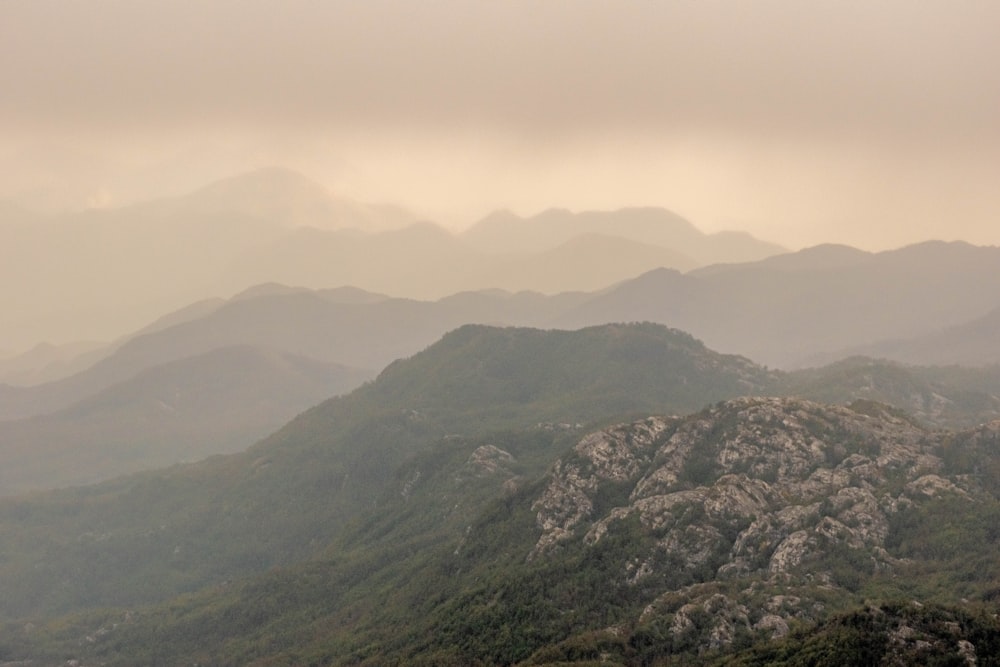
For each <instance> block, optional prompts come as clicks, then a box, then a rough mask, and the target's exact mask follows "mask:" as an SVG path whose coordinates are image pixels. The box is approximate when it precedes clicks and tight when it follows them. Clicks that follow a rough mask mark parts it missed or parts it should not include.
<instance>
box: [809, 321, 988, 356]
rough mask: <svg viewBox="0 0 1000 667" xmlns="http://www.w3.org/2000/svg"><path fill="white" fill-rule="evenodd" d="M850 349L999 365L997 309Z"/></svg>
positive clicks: (865, 352)
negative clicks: (927, 330) (931, 329)
mask: <svg viewBox="0 0 1000 667" xmlns="http://www.w3.org/2000/svg"><path fill="white" fill-rule="evenodd" d="M852 351H853V352H857V353H859V354H865V355H868V356H877V357H882V358H885V359H894V360H896V361H902V362H905V363H911V364H937V365H950V364H959V365H965V366H978V365H981V364H1000V308H994V309H993V310H991V311H990V312H988V313H986V314H985V315H983V316H982V317H978V318H976V319H974V320H972V321H970V322H966V323H965V324H960V325H956V326H950V327H946V328H944V329H941V330H939V331H934V332H932V333H927V334H924V335H922V336H917V337H913V338H899V339H895V340H887V341H881V342H878V343H874V344H871V345H864V346H860V347H857V348H853V349H852ZM824 356H830V355H824Z"/></svg>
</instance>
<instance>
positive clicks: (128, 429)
mask: <svg viewBox="0 0 1000 667" xmlns="http://www.w3.org/2000/svg"><path fill="white" fill-rule="evenodd" d="M372 375H373V374H372V373H369V372H364V371H358V370H354V369H349V368H346V367H344V366H340V365H336V364H329V363H324V362H318V361H315V360H312V359H307V358H305V357H299V356H294V355H289V354H287V353H281V352H274V351H268V350H264V349H261V348H253V347H249V346H231V347H224V348H219V349H215V350H212V351H210V352H206V353H203V354H200V355H195V356H191V357H187V358H185V359H181V360H178V361H172V362H168V363H165V364H162V365H158V366H153V367H150V368H146V369H144V370H142V371H140V372H139V373H138V374H136V375H135V376H134V377H131V378H129V379H128V380H125V381H122V382H119V383H116V384H113V385H111V386H109V387H107V388H106V389H103V390H101V391H99V392H97V393H95V394H93V395H91V396H89V397H87V398H85V399H82V400H80V401H79V402H76V403H74V404H72V405H70V406H69V407H67V408H64V409H62V410H58V411H56V412H54V413H52V414H47V415H43V416H38V417H34V418H30V419H22V420H17V421H6V422H0V457H2V459H3V466H2V469H0V495H8V494H11V493H18V492H23V491H28V490H33V489H39V488H53V487H59V486H68V485H79V484H89V483H93V482H96V481H100V480H102V479H107V478H109V477H113V476H115V475H120V474H124V473H128V472H135V471H138V470H145V469H148V468H154V467H160V466H166V465H170V464H174V463H179V462H181V461H185V460H198V459H203V458H205V457H206V456H209V455H212V454H220V453H225V452H234V451H239V450H242V449H245V448H246V447H247V446H248V445H250V444H252V443H253V442H254V441H255V440H258V439H259V438H262V437H264V436H265V435H267V434H268V433H270V432H271V431H273V430H274V429H276V428H278V427H279V426H281V425H282V424H284V423H285V422H286V421H288V420H289V419H291V418H292V417H294V416H295V415H296V414H297V413H299V412H301V411H302V410H304V409H305V408H307V407H309V406H311V405H313V404H315V403H317V402H319V401H321V400H324V399H326V398H329V397H330V396H333V395H336V394H339V393H342V392H345V391H347V390H350V389H353V388H354V387H356V386H357V385H359V384H360V383H361V382H363V381H364V380H366V379H369V378H370V377H371V376H372Z"/></svg>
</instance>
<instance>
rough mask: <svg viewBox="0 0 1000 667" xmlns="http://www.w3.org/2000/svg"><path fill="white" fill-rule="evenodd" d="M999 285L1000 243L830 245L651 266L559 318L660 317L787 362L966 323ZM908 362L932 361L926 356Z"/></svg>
mask: <svg viewBox="0 0 1000 667" xmlns="http://www.w3.org/2000/svg"><path fill="white" fill-rule="evenodd" d="M817 256H818V257H817ZM816 259H818V261H816V262H814V261H813V260H816ZM817 265H818V266H819V268H813V267H814V266H817ZM998 293H1000V248H993V247H977V246H972V245H969V244H966V243H943V242H939V241H934V242H927V243H922V244H917V245H913V246H908V247H905V248H901V249H899V250H893V251H887V252H881V253H874V254H872V253H862V254H859V251H854V250H851V249H844V248H830V247H826V248H820V249H810V250H805V251H801V252H800V253H793V254H791V255H786V256H780V257H774V258H769V259H765V260H762V261H759V262H753V263H744V264H732V265H728V266H716V267H712V268H711V270H704V271H693V272H691V273H689V274H680V273H678V272H676V271H667V270H656V271H651V272H649V273H647V274H644V275H642V276H640V277H638V278H636V279H634V280H631V281H627V282H625V283H623V284H621V285H619V286H617V287H616V288H614V289H612V290H609V291H608V292H606V293H604V294H600V295H597V296H595V298H593V299H590V300H588V301H587V302H586V303H583V304H581V305H580V306H579V307H577V308H576V309H575V310H574V311H573V312H571V313H567V314H565V315H562V316H560V317H558V318H557V319H556V320H555V322H554V324H558V325H560V326H566V327H570V328H573V327H578V326H585V325H590V324H597V323H600V322H607V321H621V320H626V321H627V320H649V321H653V322H661V323H664V324H667V325H668V326H673V327H677V328H679V329H683V330H684V331H689V332H691V333H692V334H694V335H695V336H698V337H699V338H701V339H702V340H704V341H705V342H706V344H708V345H710V346H712V347H713V348H714V349H718V350H723V351H726V352H734V353H738V354H743V355H746V356H748V357H750V358H751V359H754V360H755V361H759V362H762V363H766V364H770V365H776V366H782V367H789V366H796V365H801V364H803V363H809V362H815V361H816V360H817V359H818V357H817V355H819V354H821V353H829V352H836V351H838V350H851V351H854V352H858V351H863V350H862V348H861V345H864V344H871V343H874V342H876V341H881V340H887V339H896V338H903V337H913V336H919V335H926V334H932V333H934V332H937V331H939V330H940V329H941V328H942V327H948V326H958V325H962V324H965V323H967V322H969V321H970V320H972V319H974V318H977V317H981V316H982V315H983V314H984V313H986V312H987V311H989V310H991V309H992V308H995V307H996V294H998ZM872 352H873V353H874V352H876V351H874V350H873V351H872ZM968 358H969V359H970V360H971V359H972V358H978V359H980V360H983V361H985V360H988V359H990V358H994V357H991V356H989V355H986V356H982V355H971V354H970V355H969V356H968ZM823 360H824V361H829V360H831V359H830V358H829V357H826V358H825V359H823ZM910 360H912V361H914V362H919V363H928V362H927V361H926V360H925V359H924V358H923V357H922V356H920V355H914V356H912V357H911V358H910ZM980 363H982V361H980Z"/></svg>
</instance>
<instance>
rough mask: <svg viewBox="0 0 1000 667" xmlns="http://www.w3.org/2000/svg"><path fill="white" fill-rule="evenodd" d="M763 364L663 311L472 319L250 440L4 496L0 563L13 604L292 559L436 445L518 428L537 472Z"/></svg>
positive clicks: (97, 595)
mask: <svg viewBox="0 0 1000 667" xmlns="http://www.w3.org/2000/svg"><path fill="white" fill-rule="evenodd" d="M767 377H768V375H767V373H766V372H764V371H762V370H761V369H759V368H757V367H755V366H754V365H753V364H751V363H750V362H748V361H746V360H745V359H741V358H737V357H729V356H725V355H719V354H716V353H714V352H712V351H710V350H708V349H706V348H705V347H704V346H703V345H701V344H700V343H699V342H697V341H696V340H694V339H692V338H691V337H690V336H687V335H686V334H683V333H680V332H675V331H671V330H668V329H665V328H664V327H659V326H653V325H631V326H628V325H609V326H605V327H597V328H593V329H586V330H583V331H578V332H543V331H537V330H529V329H497V328H489V327H480V326H467V327H463V328H461V329H459V330H457V331H455V332H452V333H451V334H449V335H447V336H445V337H444V338H443V339H442V340H441V341H440V342H439V343H437V344H435V345H433V346H432V347H430V348H428V349H427V350H425V351H424V352H421V353H420V354H418V355H415V356H414V357H412V358H411V359H408V360H405V361H400V362H396V363H394V364H392V365H390V366H389V367H388V368H386V370H385V371H383V373H382V374H381V375H380V376H379V377H378V379H377V380H376V381H375V382H373V383H371V384H368V385H365V386H364V387H362V388H360V389H358V390H356V391H355V392H353V393H352V394H350V395H349V396H345V397H341V398H337V399H333V400H330V401H327V402H325V403H323V404H321V405H319V406H317V407H315V408H313V409H311V410H309V411H307V412H305V413H303V414H302V415H300V416H299V417H297V418H296V419H294V420H293V421H292V422H290V423H289V424H288V425H286V426H285V427H284V428H282V429H281V430H279V431H278V432H276V433H275V434H273V435H272V436H271V437H269V438H267V439H266V440H264V441H263V442H261V443H260V444H258V445H256V446H254V447H252V448H250V449H249V450H248V451H246V452H244V453H241V454H237V455H233V456H229V457H215V458H213V459H209V460H207V461H205V462H203V463H201V464H197V465H191V466H182V467H175V468H172V469H168V470H164V471H159V472H155V473H147V474H142V475H137V476H134V477H132V478H125V479H120V480H116V481H113V482H109V483H106V484H104V485H100V486H97V487H93V488H87V489H80V490H67V491H64V492H61V493H59V494H55V495H50V496H46V497H44V498H40V499H39V501H38V503H37V504H35V503H33V502H31V501H27V500H24V499H9V500H7V501H2V502H0V541H2V543H4V544H9V545H17V547H16V551H17V553H16V554H14V553H13V552H11V553H9V556H10V557H9V558H8V559H7V560H6V561H3V562H2V563H0V599H2V600H3V603H2V612H3V614H4V615H7V616H10V615H20V614H28V613H37V612H40V611H42V610H50V611H51V610H69V609H74V608H80V607H87V606H100V605H108V604H124V605H132V604H139V603H148V602H151V601H153V600H156V599H160V598H162V597H163V596H165V595H167V594H171V593H177V592H180V591H184V590H191V589H193V588H197V587H201V586H204V585H208V584H212V583H218V582H221V581H224V580H227V579H231V578H232V577H235V576H238V575H243V574H247V573H251V572H255V571H260V570H262V569H267V568H269V567H272V566H275V565H287V564H289V563H292V562H295V561H297V560H299V559H302V558H305V557H307V556H309V555H310V554H313V553H315V551H316V550H317V549H319V548H321V547H322V546H323V545H325V544H327V543H328V542H329V541H330V540H332V539H333V538H334V537H335V536H336V535H337V534H338V533H339V531H340V530H342V529H343V528H344V526H346V525H348V524H349V523H351V522H353V521H356V520H357V519H358V517H359V513H360V512H362V511H363V510H368V509H370V508H371V507H372V506H373V505H374V504H376V503H381V502H382V501H383V500H384V499H385V497H386V496H389V497H392V496H394V495H395V494H396V491H394V490H393V491H390V489H398V486H397V485H398V484H399V483H400V480H399V475H400V474H403V472H401V471H405V470H406V465H408V464H409V463H412V462H413V461H414V460H416V459H418V458H421V457H428V456H431V454H432V453H433V452H435V451H438V450H437V448H438V447H440V446H444V445H447V446H448V447H452V446H453V447H457V448H459V451H460V452H461V453H462V454H464V456H468V455H469V453H470V452H471V451H472V450H475V449H476V448H477V447H479V446H482V445H486V444H490V440H488V439H487V438H492V437H494V436H496V435H497V434H500V433H503V432H507V431H513V432H516V433H521V435H518V436H517V437H516V438H515V440H518V441H519V442H520V445H519V447H520V451H519V452H518V453H517V456H518V459H519V466H520V467H521V468H522V472H523V473H524V474H525V475H527V476H528V477H535V476H537V475H538V474H540V473H541V472H542V471H543V470H544V469H545V467H546V466H547V465H548V464H549V463H550V462H551V461H552V460H554V458H555V457H556V456H558V454H559V453H560V452H561V451H562V446H563V445H561V444H560V443H562V442H563V441H564V440H565V438H566V437H567V435H572V434H573V433H574V432H575V431H576V430H577V429H578V428H579V426H577V424H578V423H585V422H592V421H594V420H598V421H602V420H605V419H607V418H609V417H610V416H611V415H615V414H621V413H623V412H627V413H631V412H633V411H636V410H641V411H656V412H666V413H671V412H687V411H690V410H692V409H696V408H698V407H701V406H703V405H705V404H706V403H709V402H712V401H715V400H719V399H720V398H723V397H727V396H733V395H737V394H745V393H748V392H754V391H757V390H758V389H759V388H760V387H762V386H763V384H764V382H765V381H766V380H767ZM484 439H487V440H484ZM449 451H450V450H449ZM459 455H461V454H459ZM406 474H409V473H406ZM28 507H31V508H33V509H31V510H27V511H28V514H27V515H26V514H24V512H25V510H26V508H28ZM430 516H435V515H434V514H433V513H432V514H431V515H430ZM26 517H30V519H28V520H27V521H26V520H25V518H26ZM90 535H101V536H103V537H101V539H94V540H91V539H90V538H89V537H87V536H90ZM175 547H176V548H179V549H180V551H177V552H175ZM81 572H83V573H86V575H81V574H80V573H81Z"/></svg>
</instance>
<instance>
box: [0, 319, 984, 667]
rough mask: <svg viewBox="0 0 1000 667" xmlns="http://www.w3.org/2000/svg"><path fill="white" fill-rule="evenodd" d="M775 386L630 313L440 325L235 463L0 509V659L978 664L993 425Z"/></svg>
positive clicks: (755, 369)
mask: <svg viewBox="0 0 1000 667" xmlns="http://www.w3.org/2000/svg"><path fill="white" fill-rule="evenodd" d="M857 366H862V364H860V363H854V364H853V365H852V368H853V367H857ZM866 370H867V372H868V373H869V374H874V373H875V370H874V366H873V365H871V364H870V365H869V367H868V368H867V369H866ZM773 374H774V372H773V371H767V370H765V369H763V368H762V367H759V366H756V365H755V364H753V363H751V362H749V361H748V360H746V359H743V358H741V357H736V356H732V355H721V354H718V353H715V352H712V351H711V350H709V349H708V348H706V347H705V346H704V345H703V344H701V343H700V342H699V341H697V340H696V339H694V338H692V337H691V336H689V335H687V334H685V333H682V332H679V331H675V330H670V329H666V328H664V327H662V326H658V325H653V324H633V325H620V324H619V325H606V326H601V327H594V328H588V329H583V330H581V331H575V332H569V331H540V330H532V329H515V328H495V327H484V326H465V327H462V328H460V329H457V330H455V331H453V332H451V333H449V334H448V335H446V336H445V337H443V338H442V339H441V340H440V341H439V342H438V343H436V344H435V345H433V346H431V347H429V348H427V349H426V350H424V351H422V352H420V353H419V354H416V355H414V356H413V357H411V358H409V359H406V360H401V361H398V362H395V363H393V364H390V365H389V366H388V367H387V368H386V369H385V370H384V371H383V372H382V373H381V374H380V375H379V377H378V378H377V379H376V380H375V381H374V382H372V383H369V384H366V385H365V386H363V387H361V388H359V389H358V390H356V391H355V392H353V393H351V394H349V395H347V396H343V397H340V398H335V399H331V400H329V401H326V402H324V403H322V404H320V405H318V406H316V407H315V408H313V409H311V410H308V411H306V412H305V413H303V414H301V415H300V416H299V417H297V418H296V419H294V420H293V421H291V422H290V423H289V424H288V425H286V426H285V427H284V428H282V429H280V430H279V431H277V432H276V433H275V434H274V435H272V436H271V437H269V438H267V439H266V440H264V441H262V442H261V443H259V444H257V445H255V446H253V447H251V448H250V449H249V450H247V451H245V452H242V453H237V454H232V455H229V456H220V457H214V458H211V459H208V460H206V461H204V462H201V463H196V464H190V465H185V466H175V467H173V468H169V469H165V470H160V471H154V472H146V473H139V474H136V475H132V476H129V477H125V478H119V479H116V480H112V481H109V482H105V483H103V484H100V485H97V486H92V487H85V488H79V489H67V490H63V491H59V492H52V493H47V494H42V495H35V496H32V497H20V498H8V499H3V500H0V538H2V539H0V543H2V544H3V545H4V551H3V559H2V560H0V575H2V576H0V586H2V588H3V590H2V595H0V599H2V600H3V603H2V605H0V613H2V614H3V617H4V618H5V619H7V620H6V621H5V622H3V624H2V626H0V628H2V632H0V650H2V651H3V653H2V656H3V659H4V660H7V661H11V660H32V661H33V663H32V664H36V665H49V664H53V665H54V664H64V663H65V662H66V660H68V659H72V660H78V661H80V663H81V664H90V663H103V664H109V665H113V664H136V663H144V664H145V663H150V664H152V663H157V664H182V663H184V664H191V663H201V664H220V665H227V664H368V665H375V664H404V663H405V664H446V665H447V664H456V665H457V664H477V663H478V664H515V663H516V664H525V665H528V664H532V665H543V664H550V665H555V664H563V665H565V664H594V662H595V661H597V662H603V663H605V664H619V665H647V664H649V665H652V664H676V661H678V660H680V661H682V662H685V663H690V664H709V663H712V662H715V661H720V664H722V663H723V662H724V661H725V660H736V661H739V662H737V663H734V664H766V663H767V662H769V661H770V662H778V661H779V659H784V660H788V661H789V662H788V663H787V664H800V662H795V661H794V660H792V658H791V657H789V656H791V655H793V652H796V651H798V653H794V654H795V655H798V656H800V657H799V658H797V660H799V661H806V662H808V656H809V655H810V653H809V652H810V651H813V652H815V651H817V650H822V651H825V653H824V655H826V656H827V658H826V660H827V662H822V661H821V662H819V663H817V664H834V663H836V664H844V663H845V662H846V663H847V664H850V663H852V662H857V656H858V655H868V654H865V653H864V652H863V649H860V648H858V646H857V644H856V641H860V640H861V639H863V640H864V641H865V642H868V643H866V644H864V645H865V646H869V645H870V646H873V647H876V648H877V650H878V651H881V652H880V653H878V655H880V656H886V659H891V658H892V656H899V655H910V656H914V657H913V659H914V660H917V661H920V656H924V658H925V661H926V660H931V659H940V660H946V659H947V660H952V661H953V662H955V661H957V660H959V659H962V656H963V655H971V656H972V657H974V658H975V659H976V664H993V663H991V662H990V660H992V659H993V658H995V656H996V655H997V654H996V653H995V652H993V648H995V647H996V646H998V645H1000V644H998V642H1000V627H998V625H997V622H996V616H995V608H994V606H993V605H994V604H995V590H996V587H997V585H998V583H1000V570H998V569H997V565H996V559H995V550H996V548H997V546H998V545H997V540H998V539H1000V534H997V531H995V530H993V529H992V528H990V527H991V526H996V525H997V521H996V520H997V518H998V517H1000V485H998V484H997V472H998V471H1000V447H998V443H1000V435H998V424H1000V422H994V423H992V424H989V425H982V426H978V427H972V428H966V429H962V430H958V431H942V430H939V429H929V428H926V427H925V426H923V425H921V424H920V423H919V422H918V421H917V420H916V419H914V418H913V417H911V416H909V415H907V414H906V413H905V412H902V411H900V410H898V409H896V408H892V407H889V406H886V405H884V404H881V403H878V402H875V401H872V400H870V399H869V398H862V399H860V400H853V401H852V402H851V403H850V404H849V405H829V404H825V403H817V402H813V401H809V400H806V399H804V398H776V397H765V396H760V395H754V394H761V393H764V392H766V391H767V390H768V383H769V382H771V381H773ZM848 375H849V373H848ZM820 384H821V385H823V386H827V385H826V383H820ZM727 395H728V396H742V397H740V398H731V399H728V400H723V399H725V398H726V396H727ZM846 398H847V400H851V397H846ZM921 610H923V611H921ZM991 610H994V611H991ZM991 614H992V615H991ZM28 618H30V619H31V622H30V623H26V621H25V619H28ZM849 618H856V619H883V620H881V621H877V622H876V621H874V620H873V621H872V622H870V623H868V625H865V626H864V627H866V628H868V632H869V633H870V634H866V635H858V634H846V635H845V634H843V633H840V634H838V632H839V631H838V630H837V628H838V627H843V626H842V625H838V624H843V623H844V622H845V621H844V620H843V619H849ZM935 619H936V620H935ZM859 622H861V621H860V620H859ZM865 622H867V621H865ZM935 623H937V625H935ZM949 628H950V629H949ZM807 632H812V633H813V634H811V635H810V634H804V633H807ZM831 634H832V635H833V637H832V638H831V637H830V635H831ZM819 638H824V639H822V641H820V639H819ZM851 642H855V643H851ZM876 648H872V649H871V650H876ZM864 650H867V649H864ZM852 651H853V653H852ZM858 651H862V652H861V653H858ZM921 652H922V653H921ZM963 652H964V653H963ZM812 655H815V653H813V654H812ZM768 656H770V657H768ZM781 656H784V657H783V658H782V657H781ZM935 656H937V657H935ZM671 661H673V662H671ZM755 661H756V662H755ZM878 664H881V663H878ZM886 664H888V663H886ZM943 664H944V663H943ZM947 664H951V663H947ZM956 664H960V663H958V662H956ZM961 664H964V663H961Z"/></svg>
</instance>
